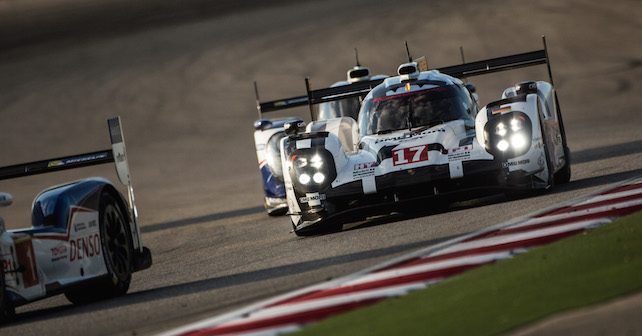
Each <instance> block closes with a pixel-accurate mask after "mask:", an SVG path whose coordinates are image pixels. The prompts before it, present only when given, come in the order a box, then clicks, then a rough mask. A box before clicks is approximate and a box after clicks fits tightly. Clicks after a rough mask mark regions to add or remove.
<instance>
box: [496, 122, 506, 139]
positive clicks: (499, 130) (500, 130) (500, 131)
mask: <svg viewBox="0 0 642 336" xmlns="http://www.w3.org/2000/svg"><path fill="white" fill-rule="evenodd" d="M506 133H508V130H507V129H506V125H504V123H501V122H500V123H498V124H497V126H495V134H497V135H499V136H500V137H504V136H506Z"/></svg>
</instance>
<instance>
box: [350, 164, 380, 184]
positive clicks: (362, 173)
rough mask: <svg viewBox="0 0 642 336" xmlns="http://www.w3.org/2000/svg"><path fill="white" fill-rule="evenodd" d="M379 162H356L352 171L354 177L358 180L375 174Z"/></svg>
mask: <svg viewBox="0 0 642 336" xmlns="http://www.w3.org/2000/svg"><path fill="white" fill-rule="evenodd" d="M378 165H379V164H378V163H377V162H363V163H356V164H355V165H354V170H353V171H352V178H353V179H355V180H357V179H361V178H364V177H368V176H374V174H375V168H376V167H377V166H378Z"/></svg>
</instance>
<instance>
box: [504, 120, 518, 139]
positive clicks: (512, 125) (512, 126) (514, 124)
mask: <svg viewBox="0 0 642 336" xmlns="http://www.w3.org/2000/svg"><path fill="white" fill-rule="evenodd" d="M510 129H511V130H512V131H513V132H517V131H519V130H521V129H522V122H521V121H519V120H518V119H515V118H513V119H511V120H510ZM502 136H503V135H502Z"/></svg>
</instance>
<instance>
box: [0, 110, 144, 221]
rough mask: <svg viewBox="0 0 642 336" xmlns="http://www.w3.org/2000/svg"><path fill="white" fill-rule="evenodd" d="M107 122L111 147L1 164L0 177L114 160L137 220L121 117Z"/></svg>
mask: <svg viewBox="0 0 642 336" xmlns="http://www.w3.org/2000/svg"><path fill="white" fill-rule="evenodd" d="M107 125H108V127H109V138H110V140H111V149H105V150H101V151H96V152H90V153H84V154H78V155H72V156H65V157H58V158H53V159H47V160H40V161H34V162H28V163H21V164H16V165H11V166H7V167H0V180H7V179H12V178H17V177H23V176H30V175H38V174H45V173H52V172H56V171H61V170H67V169H74V168H80V167H87V166H95V165H99V164H105V163H110V162H114V165H115V166H116V173H117V175H118V179H119V180H120V182H121V183H122V184H123V185H125V186H126V187H127V194H128V198H129V206H130V208H131V209H132V211H133V218H134V221H136V222H138V211H137V210H136V205H135V199H134V188H133V187H132V183H131V178H130V174H129V164H128V163H127V152H126V148H125V138H124V135H123V129H122V126H121V122H120V117H113V118H109V119H108V120H107Z"/></svg>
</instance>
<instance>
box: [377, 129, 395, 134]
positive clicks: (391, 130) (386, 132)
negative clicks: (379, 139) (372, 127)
mask: <svg viewBox="0 0 642 336" xmlns="http://www.w3.org/2000/svg"><path fill="white" fill-rule="evenodd" d="M394 131H396V129H387V130H381V131H377V135H380V134H388V133H392V132H394Z"/></svg>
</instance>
